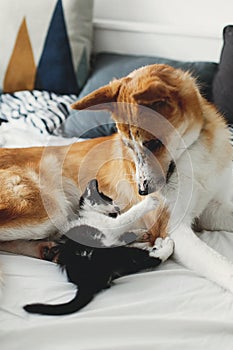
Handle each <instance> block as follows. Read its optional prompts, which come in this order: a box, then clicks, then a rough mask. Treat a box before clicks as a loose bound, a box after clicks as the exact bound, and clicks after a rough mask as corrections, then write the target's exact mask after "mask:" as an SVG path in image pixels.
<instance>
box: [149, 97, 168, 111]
mask: <svg viewBox="0 0 233 350" xmlns="http://www.w3.org/2000/svg"><path fill="white" fill-rule="evenodd" d="M166 102H167V101H166V100H161V101H156V102H154V103H151V104H150V105H149V107H150V108H151V109H153V110H155V111H156V109H158V108H160V107H163V106H164V105H166Z"/></svg>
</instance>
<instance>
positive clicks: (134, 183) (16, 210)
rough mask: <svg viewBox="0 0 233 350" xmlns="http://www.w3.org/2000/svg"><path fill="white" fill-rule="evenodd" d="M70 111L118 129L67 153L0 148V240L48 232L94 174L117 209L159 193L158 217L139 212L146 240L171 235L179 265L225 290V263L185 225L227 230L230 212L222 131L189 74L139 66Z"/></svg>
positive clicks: (231, 227) (232, 286)
mask: <svg viewBox="0 0 233 350" xmlns="http://www.w3.org/2000/svg"><path fill="white" fill-rule="evenodd" d="M141 105H142V106H143V107H140V106H141ZM73 108H76V109H85V108H91V109H108V110H110V111H111V112H112V116H113V119H114V120H115V121H116V123H117V127H118V130H119V133H118V134H115V135H112V136H109V137H106V138H99V139H94V140H88V141H85V142H82V143H77V144H74V145H72V146H71V147H70V148H69V147H67V146H65V147H58V148H54V147H53V148H33V149H19V150H18V149H17V150H6V149H5V150H4V149H1V150H0V169H1V170H0V183H1V187H0V188H1V197H0V198H1V202H0V208H1V211H0V225H1V228H0V239H1V240H13V239H16V238H20V239H38V238H44V237H45V236H48V235H50V234H54V233H56V231H57V227H58V226H62V225H63V223H64V222H65V220H67V218H68V217H71V216H72V215H73V211H72V210H71V209H74V208H75V205H76V204H75V200H73V198H74V197H75V196H77V198H78V193H79V192H80V189H81V190H82V189H83V188H84V187H85V186H86V184H87V182H88V181H89V180H90V179H92V178H97V179H98V182H99V185H100V190H101V191H103V192H104V193H106V194H108V195H110V197H113V198H114V200H115V201H116V202H117V204H118V205H119V206H120V207H121V209H122V208H125V209H127V208H128V207H131V206H132V205H133V204H135V203H137V202H138V201H139V200H141V198H140V195H146V194H148V193H149V192H154V191H160V192H161V193H162V194H163V195H164V196H165V198H166V203H167V206H160V207H159V209H158V210H159V213H160V220H157V219H156V221H155V215H152V214H148V216H147V219H146V226H147V228H148V229H150V232H151V243H152V244H153V242H154V240H155V238H156V237H157V236H162V237H164V236H166V235H168V234H169V235H171V236H172V237H173V239H174V241H175V247H176V248H175V257H176V258H177V259H178V260H179V261H180V262H181V263H182V264H184V265H185V266H187V267H188V268H191V269H194V270H195V271H196V272H198V273H199V274H201V275H204V276H205V277H207V278H209V279H210V280H212V281H214V282H216V283H218V284H219V285H221V286H222V287H224V288H226V289H228V290H230V291H232V292H233V280H232V276H233V264H232V263H231V262H229V261H227V260H226V259H225V258H223V257H221V256H220V255H219V254H217V253H216V252H214V251H213V250H212V249H211V248H209V247H208V246H207V245H206V244H204V243H203V242H202V241H201V240H199V239H198V238H197V237H196V235H195V234H194V232H193V231H192V229H191V225H192V223H193V222H194V220H195V219H196V218H198V219H199V225H200V226H201V228H205V229H208V230H227V231H232V232H233V206H232V203H231V198H232V165H231V162H232V148H231V146H230V143H229V133H228V130H227V127H226V125H225V122H224V121H223V118H222V117H221V116H220V115H219V114H218V112H217V111H216V109H215V108H214V107H213V106H212V105H211V104H209V103H208V102H207V101H206V100H205V99H204V98H203V97H202V96H201V95H200V93H199V90H198V87H197V85H196V83H195V80H194V79H193V78H192V77H191V76H190V74H189V73H185V72H183V71H181V70H176V69H173V68H171V67H169V66H166V65H152V66H147V67H144V68H141V69H139V70H137V71H135V72H133V73H131V74H130V75H129V76H127V77H125V78H122V79H120V80H116V81H113V82H112V83H110V84H109V85H107V86H105V87H102V88H100V89H98V90H97V91H94V92H93V93H91V94H89V95H88V96H86V97H84V98H83V99H81V100H80V101H78V102H77V103H75V104H74V105H73ZM156 112H158V113H159V115H158V114H157V113H156ZM161 115H162V116H163V117H161ZM63 161H64V162H63ZM40 162H41V164H42V165H41V166H40ZM59 169H63V170H62V176H61V172H60V173H59V171H58V170H59ZM39 174H40V177H39ZM41 179H42V180H41ZM61 179H62V181H61ZM61 182H63V184H62V185H63V189H64V193H65V196H66V201H63V202H62V201H61V203H64V204H63V205H62V206H61V205H59V201H60V199H61V196H62V192H61ZM49 191H51V195H50V194H49ZM73 193H74V196H73ZM138 193H139V194H138ZM41 194H42V195H41ZM158 210H157V214H156V217H157V215H158ZM38 214H39V215H38Z"/></svg>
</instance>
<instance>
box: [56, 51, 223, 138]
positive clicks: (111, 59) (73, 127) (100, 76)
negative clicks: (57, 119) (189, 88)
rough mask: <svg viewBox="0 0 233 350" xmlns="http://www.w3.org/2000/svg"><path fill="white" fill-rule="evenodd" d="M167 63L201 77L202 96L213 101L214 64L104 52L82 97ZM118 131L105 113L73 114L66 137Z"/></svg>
mask: <svg viewBox="0 0 233 350" xmlns="http://www.w3.org/2000/svg"><path fill="white" fill-rule="evenodd" d="M154 63H166V64H169V65H171V66H173V67H175V68H182V69H184V70H189V71H191V72H192V73H193V75H194V76H196V77H197V79H198V82H199V84H200V86H201V92H202V94H203V95H204V96H205V97H206V98H207V99H208V100H209V101H211V100H212V81H213V78H214V75H215V73H216V71H217V67H218V64H217V63H213V62H182V61H175V60H170V59H166V58H161V57H147V56H133V55H120V54H111V53H100V54H97V55H96V56H95V57H94V64H93V70H92V74H91V76H90V78H89V79H88V81H87V83H86V85H85V86H84V88H83V90H82V92H81V94H80V95H79V97H80V98H81V97H83V96H85V95H87V94H88V93H90V92H91V91H93V90H95V89H97V88H99V87H100V86H103V85H106V84H108V83H109V82H110V81H111V80H112V79H113V78H121V77H123V76H125V75H127V74H129V73H130V72H131V71H133V70H134V69H137V68H139V67H142V66H145V65H149V64H154ZM115 131H116V127H115V124H114V123H113V121H112V119H111V117H110V114H109V113H108V112H105V111H72V112H71V115H70V117H69V118H68V119H67V120H66V122H65V123H64V125H63V134H64V136H67V137H72V136H77V137H85V138H92V137H98V136H107V135H110V134H112V133H113V132H115Z"/></svg>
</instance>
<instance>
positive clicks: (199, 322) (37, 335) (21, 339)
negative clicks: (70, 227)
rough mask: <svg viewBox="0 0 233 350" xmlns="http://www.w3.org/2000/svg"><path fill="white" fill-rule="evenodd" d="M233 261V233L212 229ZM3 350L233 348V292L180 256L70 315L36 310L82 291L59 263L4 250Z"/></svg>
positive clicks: (209, 236) (212, 241)
mask: <svg viewBox="0 0 233 350" xmlns="http://www.w3.org/2000/svg"><path fill="white" fill-rule="evenodd" d="M201 237H202V239H204V240H205V241H206V242H207V243H208V244H209V245H211V246H212V247H214V248H215V249H217V250H218V251H219V252H221V253H222V254H224V255H226V256H228V257H229V258H232V259H233V234H230V233H223V232H221V233H219V232H212V233H204V234H202V236H201ZM0 262H1V264H2V266H3V269H4V272H5V288H4V296H3V299H2V300H1V307H0V348H1V350H13V349H14V350H21V349H22V350H23V349H33V350H53V349H56V350H60V349H61V350H73V349H78V350H91V349H93V350H97V349H98V350H104V349H106V350H113V349H124V350H128V349H134V350H135V349H138V350H149V349H151V350H152V349H153V350H155V349H160V350H168V349H172V350H174V349H177V350H178V349H179V350H187V349H189V350H197V349H198V350H201V349H203V350H204V349H205V350H208V349H210V350H215V349H216V350H219V349H223V350H228V349H229V350H232V344H233V295H232V294H230V293H229V292H226V291H224V290H223V289H221V288H220V287H218V286H217V285H214V284H213V283H212V282H209V281H208V280H206V279H204V278H202V277H200V276H197V275H196V274H195V273H193V272H192V271H189V270H187V269H185V268H183V267H181V266H179V265H178V264H176V263H174V262H173V261H172V259H171V260H170V261H168V262H166V263H165V264H164V265H161V266H160V267H158V268H156V269H155V270H154V271H150V272H143V273H138V274H135V275H131V276H127V277H123V278H120V279H118V280H116V282H115V285H114V286H113V287H112V288H111V289H108V290H105V291H103V292H101V293H99V294H98V295H97V296H96V297H95V299H94V300H93V301H92V302H91V303H90V304H89V305H88V306H87V307H85V308H84V309H83V310H81V311H79V312H78V313H76V314H73V315H70V316H60V317H54V316H39V315H29V314H27V313H26V312H25V311H24V310H23V309H22V306H23V305H25V304H27V303H30V302H35V301H37V302H38V301H40V302H53V303H59V302H64V301H66V300H70V298H72V296H73V295H74V293H75V288H74V286H73V285H72V284H70V283H68V282H67V281H66V276H65V275H64V274H62V273H61V272H60V271H59V269H58V267H57V266H56V265H55V264H53V263H49V262H46V261H40V260H36V259H33V258H28V257H22V256H14V255H9V254H4V253H2V254H1V255H0Z"/></svg>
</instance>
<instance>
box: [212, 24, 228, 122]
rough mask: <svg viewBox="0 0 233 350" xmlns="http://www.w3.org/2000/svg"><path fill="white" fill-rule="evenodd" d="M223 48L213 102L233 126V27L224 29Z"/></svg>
mask: <svg viewBox="0 0 233 350" xmlns="http://www.w3.org/2000/svg"><path fill="white" fill-rule="evenodd" d="M223 40H224V44H223V48H222V52H221V57H220V62H219V68H218V72H217V74H216V76H215V79H214V82H213V101H214V103H215V105H216V106H217V107H218V109H219V110H220V112H221V113H223V115H224V116H225V118H226V119H227V121H228V122H229V123H231V124H233V98H232V96H233V95H232V94H233V26H232V25H229V26H226V27H225V28H224V29H223Z"/></svg>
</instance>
